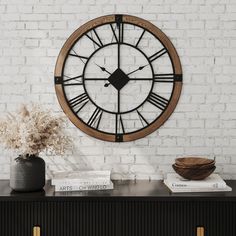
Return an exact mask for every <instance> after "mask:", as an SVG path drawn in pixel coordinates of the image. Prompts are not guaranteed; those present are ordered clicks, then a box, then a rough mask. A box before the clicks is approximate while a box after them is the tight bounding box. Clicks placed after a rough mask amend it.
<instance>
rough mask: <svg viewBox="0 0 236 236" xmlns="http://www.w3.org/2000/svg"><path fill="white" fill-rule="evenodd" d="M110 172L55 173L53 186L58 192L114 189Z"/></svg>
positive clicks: (52, 180)
mask: <svg viewBox="0 0 236 236" xmlns="http://www.w3.org/2000/svg"><path fill="white" fill-rule="evenodd" d="M110 176H111V172H110V171H79V172H57V173H53V175H52V179H51V184H52V185H54V186H55V191H56V192H69V191H88V190H107V189H113V183H112V181H111V178H110Z"/></svg>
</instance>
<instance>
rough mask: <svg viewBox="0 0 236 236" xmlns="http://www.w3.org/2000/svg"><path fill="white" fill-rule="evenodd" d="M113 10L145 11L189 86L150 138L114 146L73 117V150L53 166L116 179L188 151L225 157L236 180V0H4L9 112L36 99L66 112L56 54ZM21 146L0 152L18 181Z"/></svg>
mask: <svg viewBox="0 0 236 236" xmlns="http://www.w3.org/2000/svg"><path fill="white" fill-rule="evenodd" d="M111 13H127V14H131V15H137V16H139V17H141V18H145V19H147V20H149V21H151V22H152V23H154V24H155V25H156V26H157V27H159V28H160V29H162V30H163V31H164V32H165V33H166V34H167V35H168V36H169V37H170V39H171V40H172V42H173V43H174V45H175V47H176V49H177V51H178V53H179V55H180V59H181V62H182V66H183V74H184V86H183V92H182V96H181V99H180V101H179V104H178V106H177V108H176V110H175V112H174V113H173V114H172V116H171V117H170V119H169V120H168V121H167V122H166V123H165V124H164V125H163V126H162V127H161V128H160V129H159V130H158V131H156V132H154V133H153V134H151V135H149V136H148V137H146V138H143V139H141V140H137V141H134V142H129V143H109V142H102V141H99V140H95V139H94V138H92V137H88V136H87V135H85V134H84V133H82V132H81V131H80V130H78V129H77V128H75V127H74V126H73V125H72V124H71V123H70V122H69V121H68V124H67V129H68V131H69V132H70V133H71V134H72V135H73V137H74V140H75V142H74V149H73V151H71V153H68V156H65V157H54V156H51V155H50V154H42V156H43V157H45V160H46V162H47V168H48V171H51V170H75V169H99V170H107V169H112V171H113V178H115V179H126V178H129V179H135V178H136V179H141V178H145V179H158V178H162V177H163V176H164V175H165V174H166V173H167V172H170V171H173V170H172V168H171V164H172V163H173V161H174V159H175V158H176V157H179V156H189V155H199V156H207V157H212V158H213V157H214V156H215V157H216V161H217V171H218V172H219V173H220V174H221V175H222V176H223V177H225V178H228V179H236V82H235V81H236V80H235V77H236V70H235V67H236V1H235V0H200V1H197V0H159V1H156V0H155V1H154V0H129V1H125V0H119V1H118V0H117V1H115V0H96V1H95V0H89V1H85V0H67V1H65V0H47V1H46V0H0V113H1V115H4V114H6V113H7V112H12V111H16V110H17V109H18V108H19V106H20V104H21V103H29V102H36V103H39V104H42V105H43V106H45V107H46V108H49V109H51V110H52V111H54V112H56V113H58V114H62V111H61V109H60V106H59V104H58V102H57V99H56V95H55V91H54V78H53V71H54V67H55V62H56V58H57V55H58V53H59V51H60V49H61V47H62V45H63V44H64V42H65V40H66V39H67V38H68V37H69V35H70V34H71V33H72V32H73V31H74V30H75V29H76V28H78V27H79V26H80V25H81V24H83V23H85V22H86V21H88V20H90V19H92V18H95V17H98V16H101V15H106V14H111ZM13 157H14V154H13V153H9V152H8V151H6V150H3V149H2V150H1V157H0V178H9V165H10V159H11V158H13Z"/></svg>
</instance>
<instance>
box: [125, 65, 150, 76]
mask: <svg viewBox="0 0 236 236" xmlns="http://www.w3.org/2000/svg"><path fill="white" fill-rule="evenodd" d="M148 65H149V64H147V65H145V66H140V67H139V68H138V69H136V70H133V71H131V72H129V73H128V74H127V75H131V74H133V73H134V72H136V71H138V70H142V69H143V68H144V67H146V66H148Z"/></svg>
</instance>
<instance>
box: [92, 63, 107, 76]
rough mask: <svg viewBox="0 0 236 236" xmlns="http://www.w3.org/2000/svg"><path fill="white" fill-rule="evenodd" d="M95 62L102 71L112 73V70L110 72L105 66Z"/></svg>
mask: <svg viewBox="0 0 236 236" xmlns="http://www.w3.org/2000/svg"><path fill="white" fill-rule="evenodd" d="M95 64H96V66H98V67H99V68H100V69H101V70H102V71H105V72H107V73H108V74H109V75H111V72H109V71H108V70H106V68H105V67H102V66H99V65H98V64H97V63H95Z"/></svg>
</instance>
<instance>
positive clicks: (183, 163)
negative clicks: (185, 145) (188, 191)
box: [172, 157, 216, 180]
mask: <svg viewBox="0 0 236 236" xmlns="http://www.w3.org/2000/svg"><path fill="white" fill-rule="evenodd" d="M172 167H173V169H174V170H175V172H176V173H177V174H179V175H180V176H182V177H183V178H185V179H189V180H202V179H205V178H206V177H208V176H209V175H211V174H212V173H213V172H214V170H215V168H216V167H215V160H212V159H207V158H201V157H183V158H177V159H175V164H173V165H172Z"/></svg>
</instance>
